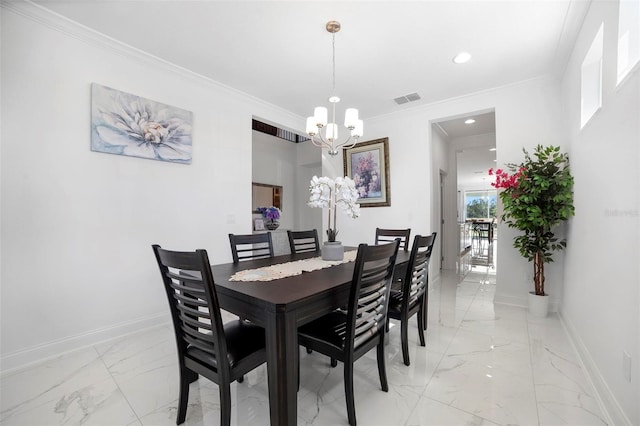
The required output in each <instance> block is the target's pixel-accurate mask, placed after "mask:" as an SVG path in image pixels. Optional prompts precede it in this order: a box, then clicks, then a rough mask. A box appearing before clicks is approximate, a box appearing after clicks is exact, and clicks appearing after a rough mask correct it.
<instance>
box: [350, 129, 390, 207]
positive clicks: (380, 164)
mask: <svg viewBox="0 0 640 426" xmlns="http://www.w3.org/2000/svg"><path fill="white" fill-rule="evenodd" d="M343 154H344V155H343V160H344V175H345V176H349V177H350V178H351V179H353V181H354V182H355V184H356V190H357V191H358V194H359V196H360V198H358V203H359V204H360V207H386V206H390V205H391V191H390V183H389V138H382V139H376V140H372V141H368V142H360V143H358V144H357V145H355V146H354V147H352V148H347V149H345V150H344V152H343Z"/></svg>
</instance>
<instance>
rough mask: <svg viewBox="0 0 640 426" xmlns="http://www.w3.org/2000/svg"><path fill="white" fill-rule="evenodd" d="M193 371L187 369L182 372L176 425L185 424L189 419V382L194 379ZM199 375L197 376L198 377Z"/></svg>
mask: <svg viewBox="0 0 640 426" xmlns="http://www.w3.org/2000/svg"><path fill="white" fill-rule="evenodd" d="M192 374H193V371H191V370H188V369H186V368H182V369H181V370H180V396H179V397H178V416H177V418H176V424H177V425H180V424H182V423H184V420H185V418H186V417H187V403H188V402H189V380H190V379H191V378H192ZM197 376H198V375H197V374H196V377H197Z"/></svg>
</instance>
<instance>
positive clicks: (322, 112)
mask: <svg viewBox="0 0 640 426" xmlns="http://www.w3.org/2000/svg"><path fill="white" fill-rule="evenodd" d="M326 29H327V31H328V32H330V33H331V34H332V36H331V37H332V49H333V57H332V58H333V93H332V95H331V97H330V98H329V103H330V104H331V122H328V112H327V108H325V107H316V108H315V109H314V111H313V117H308V118H307V127H306V132H307V134H308V135H309V136H310V137H311V141H312V142H313V144H314V145H315V146H317V147H319V148H326V149H327V150H328V151H329V155H332V156H334V155H337V154H338V149H340V148H351V147H352V146H354V145H355V144H356V143H358V138H360V137H361V136H362V130H363V128H364V126H363V123H362V120H359V119H358V110H357V109H356V108H347V109H346V110H345V113H344V127H346V128H347V129H349V135H348V136H347V138H346V139H345V140H344V141H343V142H338V125H337V124H336V104H337V103H338V102H340V98H339V97H338V96H336V33H337V32H338V31H340V22H337V21H329V22H327V25H326ZM323 129H324V135H323V134H322V133H323Z"/></svg>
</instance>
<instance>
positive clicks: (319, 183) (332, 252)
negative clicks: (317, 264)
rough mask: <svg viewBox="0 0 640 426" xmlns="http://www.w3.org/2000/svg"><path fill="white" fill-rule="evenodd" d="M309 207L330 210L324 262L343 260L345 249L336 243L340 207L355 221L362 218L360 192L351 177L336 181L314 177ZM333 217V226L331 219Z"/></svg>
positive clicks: (310, 189)
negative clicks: (359, 202) (359, 217)
mask: <svg viewBox="0 0 640 426" xmlns="http://www.w3.org/2000/svg"><path fill="white" fill-rule="evenodd" d="M309 192H310V193H311V195H310V196H309V202H308V203H307V205H308V206H309V207H320V208H325V207H327V208H328V209H329V215H328V216H329V220H328V223H327V240H328V241H327V242H325V243H324V244H323V248H322V258H323V259H324V260H342V259H343V257H344V247H343V246H342V244H341V242H340V241H336V236H337V235H338V229H337V228H336V220H337V216H338V207H340V208H341V209H342V211H343V212H344V213H345V214H348V215H349V216H351V217H352V218H353V219H355V218H357V217H358V216H360V204H358V203H357V202H356V201H358V191H357V190H356V185H355V183H354V181H353V180H351V179H350V178H349V177H347V176H345V177H337V178H336V179H335V180H334V179H330V178H328V177H326V176H322V177H318V176H314V177H313V178H312V179H311V183H310V185H309ZM332 216H333V225H332V224H331V223H332V222H331V217H332Z"/></svg>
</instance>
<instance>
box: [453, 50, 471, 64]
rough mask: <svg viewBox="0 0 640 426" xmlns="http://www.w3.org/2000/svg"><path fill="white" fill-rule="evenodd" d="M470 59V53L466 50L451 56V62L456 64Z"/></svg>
mask: <svg viewBox="0 0 640 426" xmlns="http://www.w3.org/2000/svg"><path fill="white" fill-rule="evenodd" d="M469 59H471V54H469V53H467V52H460V53H458V54H457V55H456V56H454V57H453V62H454V63H456V64H464V63H465V62H468V61H469Z"/></svg>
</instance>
